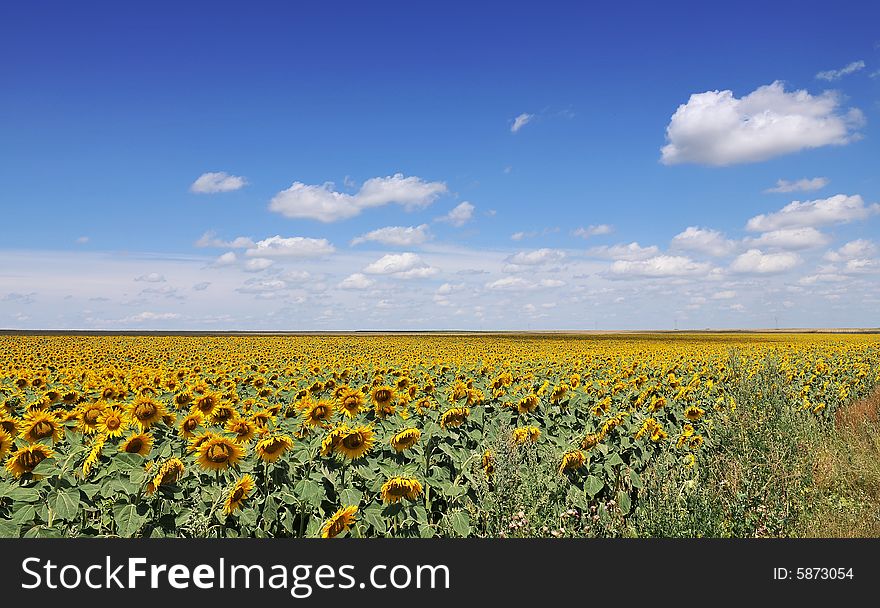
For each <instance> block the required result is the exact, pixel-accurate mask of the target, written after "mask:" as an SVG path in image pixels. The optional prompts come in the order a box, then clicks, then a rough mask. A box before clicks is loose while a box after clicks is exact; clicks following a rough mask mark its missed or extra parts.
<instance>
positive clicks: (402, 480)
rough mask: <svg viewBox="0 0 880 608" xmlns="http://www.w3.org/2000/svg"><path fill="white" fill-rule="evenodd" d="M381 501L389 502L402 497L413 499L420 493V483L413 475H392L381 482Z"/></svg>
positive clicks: (397, 500) (396, 500)
mask: <svg viewBox="0 0 880 608" xmlns="http://www.w3.org/2000/svg"><path fill="white" fill-rule="evenodd" d="M381 492H382V502H384V503H386V504H391V503H395V502H399V501H400V500H402V499H404V498H408V499H410V500H415V499H416V498H418V497H419V496H421V494H422V484H420V483H419V481H418V480H417V479H415V478H413V477H392V478H391V479H389V480H388V481H386V482H385V483H383V484H382V490H381Z"/></svg>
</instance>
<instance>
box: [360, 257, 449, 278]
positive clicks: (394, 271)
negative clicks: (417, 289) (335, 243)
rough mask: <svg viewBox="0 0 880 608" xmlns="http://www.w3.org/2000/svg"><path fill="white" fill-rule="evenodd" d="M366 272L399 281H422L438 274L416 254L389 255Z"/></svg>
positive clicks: (365, 270)
mask: <svg viewBox="0 0 880 608" xmlns="http://www.w3.org/2000/svg"><path fill="white" fill-rule="evenodd" d="M364 272H365V273H367V274H382V275H389V276H392V277H395V278H398V279H421V278H426V277H430V276H432V275H435V274H437V272H438V270H437V269H436V268H433V267H431V266H429V265H428V264H426V263H425V262H424V261H423V260H422V258H420V257H419V256H418V255H416V254H414V253H389V254H387V255H384V256H382V257H381V258H379V259H378V260H376V261H375V262H373V263H372V264H369V265H367V267H366V268H364Z"/></svg>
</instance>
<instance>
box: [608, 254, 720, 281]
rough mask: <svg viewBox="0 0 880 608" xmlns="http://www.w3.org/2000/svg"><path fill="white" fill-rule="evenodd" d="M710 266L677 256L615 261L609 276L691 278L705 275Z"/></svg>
mask: <svg viewBox="0 0 880 608" xmlns="http://www.w3.org/2000/svg"><path fill="white" fill-rule="evenodd" d="M711 269H712V266H711V265H710V264H707V263H705V262H695V261H694V260H692V259H690V258H688V257H685V256H677V255H658V256H655V257H652V258H648V259H645V260H617V261H616V262H614V263H613V264H612V265H611V274H612V275H616V276H618V277H644V278H655V277H691V276H700V275H705V274H707V273H708V272H709V271H710V270H711Z"/></svg>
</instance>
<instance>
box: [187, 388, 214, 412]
mask: <svg viewBox="0 0 880 608" xmlns="http://www.w3.org/2000/svg"><path fill="white" fill-rule="evenodd" d="M219 404H220V396H219V395H218V394H217V393H209V392H205V394H203V395H199V396H198V397H196V399H195V401H193V404H192V407H193V409H195V410H198V411H199V412H201V414H202V415H203V416H210V415H211V413H212V412H213V411H214V408H215V407H217V406H218V405H219Z"/></svg>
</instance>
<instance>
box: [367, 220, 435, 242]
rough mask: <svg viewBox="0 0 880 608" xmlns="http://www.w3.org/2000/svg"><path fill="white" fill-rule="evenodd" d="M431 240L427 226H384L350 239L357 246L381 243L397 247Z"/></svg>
mask: <svg viewBox="0 0 880 608" xmlns="http://www.w3.org/2000/svg"><path fill="white" fill-rule="evenodd" d="M430 238H431V235H430V233H429V232H428V225H427V224H421V225H420V226H386V227H385V228H379V229H378V230H373V231H371V232H368V233H366V234H362V235H361V236H359V237H355V238H354V239H352V241H351V244H352V245H359V244H361V243H366V242H370V241H372V242H375V243H382V244H383V245H393V246H397V247H413V246H415V245H422V244H424V243H425V242H426V241H428V239H430Z"/></svg>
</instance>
